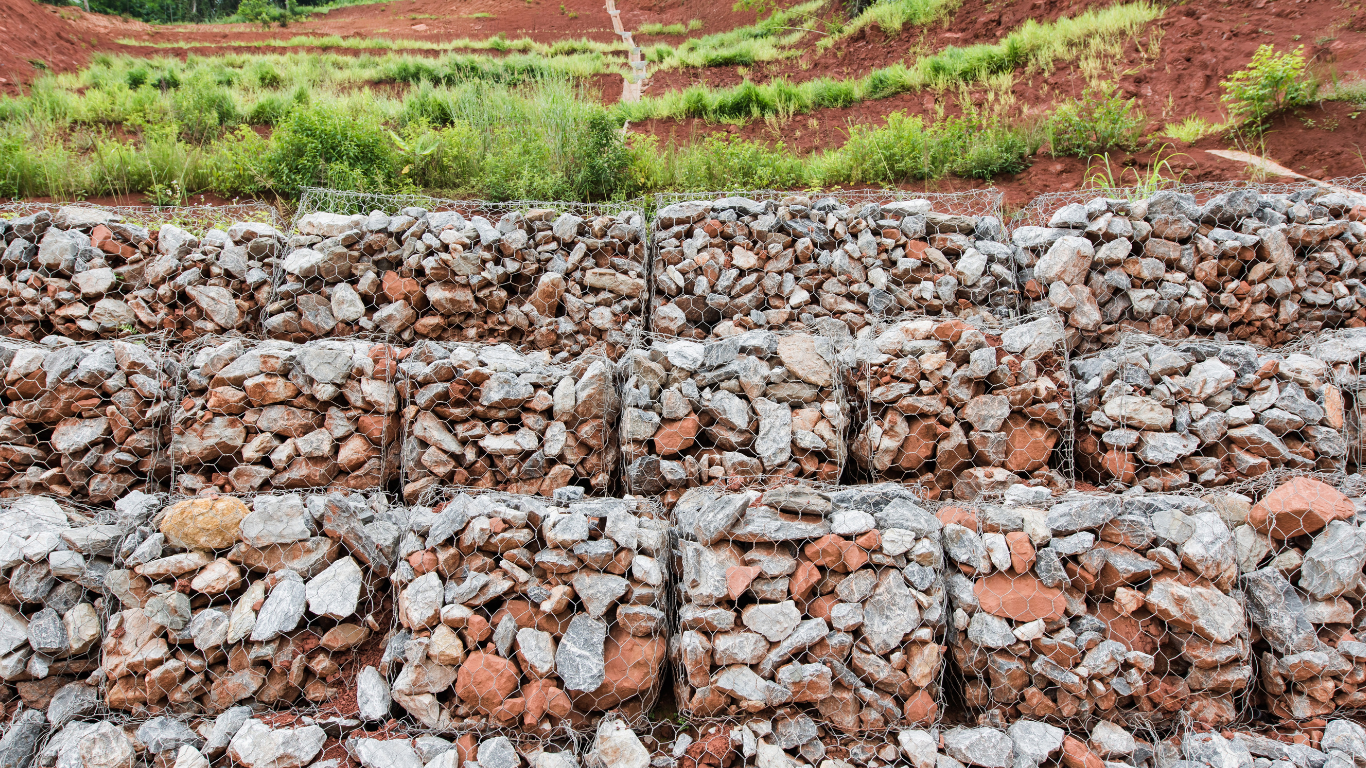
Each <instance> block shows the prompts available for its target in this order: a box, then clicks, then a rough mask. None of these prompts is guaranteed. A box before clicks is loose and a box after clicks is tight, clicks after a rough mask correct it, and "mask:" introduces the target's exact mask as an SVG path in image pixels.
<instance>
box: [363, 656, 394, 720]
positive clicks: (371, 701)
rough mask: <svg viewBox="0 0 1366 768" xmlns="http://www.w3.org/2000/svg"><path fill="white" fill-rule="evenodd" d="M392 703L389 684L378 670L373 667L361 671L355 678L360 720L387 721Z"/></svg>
mask: <svg viewBox="0 0 1366 768" xmlns="http://www.w3.org/2000/svg"><path fill="white" fill-rule="evenodd" d="M392 701H393V699H392V697H391V696H390V693H389V683H388V681H386V680H385V679H384V677H383V676H382V675H380V673H379V670H377V669H375V668H374V667H365V668H363V669H361V671H360V674H359V675H357V676H356V704H357V707H358V709H359V714H360V718H361V719H362V720H369V721H376V720H379V721H384V720H388V719H389V707H390V704H391V703H392Z"/></svg>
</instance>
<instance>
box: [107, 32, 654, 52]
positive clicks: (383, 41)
mask: <svg viewBox="0 0 1366 768" xmlns="http://www.w3.org/2000/svg"><path fill="white" fill-rule="evenodd" d="M118 42H119V44H121V45H133V46H139V47H143V48H210V47H212V48H302V47H310V48H322V49H329V48H344V49H347V50H383V51H460V50H469V51H498V52H500V53H504V52H508V51H515V52H518V53H527V54H536V55H539V56H546V57H551V56H571V55H574V54H580V53H596V54H609V53H622V54H624V53H626V52H627V50H628V49H627V47H626V44H625V43H623V42H619V41H618V42H609V43H601V42H597V41H595V40H588V39H586V38H581V39H578V40H558V41H556V42H554V43H550V44H547V43H538V42H536V41H535V40H532V39H531V38H527V37H519V38H515V39H511V40H509V39H508V38H506V37H504V36H502V35H501V34H500V35H494V36H493V37H488V38H483V39H480V40H471V39H469V38H464V37H462V38H458V39H456V40H448V41H445V42H434V41H431V40H409V39H391V38H387V37H341V36H339V35H295V36H293V37H290V38H287V39H283V40H280V39H271V40H225V41H222V42H184V43H163V42H157V41H152V40H139V39H136V38H120V39H119V41H118Z"/></svg>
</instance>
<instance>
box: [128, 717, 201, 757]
mask: <svg viewBox="0 0 1366 768" xmlns="http://www.w3.org/2000/svg"><path fill="white" fill-rule="evenodd" d="M138 741H139V742H142V744H144V745H146V747H147V751H148V752H151V753H153V754H160V753H162V752H167V751H174V750H179V749H180V748H181V746H183V745H186V744H188V745H190V746H192V747H194V748H196V749H198V748H199V745H200V744H201V743H203V739H201V738H200V737H199V734H197V733H195V732H194V731H192V730H190V727H189V726H187V725H185V724H184V723H182V722H180V721H179V720H175V719H173V718H170V717H154V718H152V719H151V720H148V721H147V722H145V723H143V724H142V725H141V726H139V727H138Z"/></svg>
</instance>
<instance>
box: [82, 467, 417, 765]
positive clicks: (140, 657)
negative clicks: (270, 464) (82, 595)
mask: <svg viewBox="0 0 1366 768" xmlns="http://www.w3.org/2000/svg"><path fill="white" fill-rule="evenodd" d="M410 514H415V512H414V513H410V510H408V509H406V508H404V507H396V506H390V505H389V504H388V502H387V501H386V499H385V497H384V495H383V494H380V493H375V494H372V495H371V496H370V497H369V498H368V499H367V498H366V497H363V496H360V495H356V494H353V495H351V496H342V495H340V494H329V495H327V496H322V495H309V496H305V495H301V494H279V495H266V494H261V495H257V496H254V497H251V496H248V497H243V498H239V497H236V496H217V497H213V498H193V499H184V500H181V501H177V502H175V503H173V504H171V505H169V506H166V507H164V508H159V511H158V512H157V514H156V515H155V517H154V518H152V521H151V524H150V525H143V526H140V527H138V528H137V529H136V530H134V531H132V532H130V533H129V534H128V535H127V536H126V537H125V538H124V539H123V540H122V542H121V544H120V548H119V554H120V558H121V561H120V562H118V563H116V564H117V565H118V566H119V567H118V568H115V569H107V572H106V573H105V574H104V577H103V586H104V589H105V591H106V594H107V597H106V598H105V600H106V601H107V603H108V607H109V613H110V619H109V625H108V627H107V632H106V634H105V641H104V649H103V650H104V653H103V659H102V662H101V674H102V677H103V679H104V680H105V689H104V694H103V700H104V703H105V704H107V705H108V706H109V707H110V708H111V709H114V710H119V711H125V712H132V713H135V714H144V713H147V712H157V711H162V710H163V709H164V708H169V709H170V710H171V711H174V712H178V713H194V712H200V713H209V714H219V713H223V714H224V716H225V717H226V716H228V713H231V712H233V711H234V708H239V707H242V706H244V705H257V706H260V707H264V708H288V707H291V706H294V705H295V704H299V705H302V706H309V705H318V704H322V703H324V702H327V701H330V700H332V699H334V698H336V697H337V695H338V694H339V693H340V692H341V691H342V689H343V686H344V685H348V684H350V675H351V674H354V670H355V665H354V664H351V661H352V659H353V658H354V656H355V655H356V654H357V653H359V650H358V649H360V648H361V647H362V646H364V647H367V648H368V647H370V646H373V645H375V644H376V643H377V642H379V640H378V639H377V640H376V643H371V644H370V646H367V645H366V643H367V641H368V640H369V639H370V638H371V636H372V635H374V634H375V633H377V632H380V631H381V630H384V629H385V627H383V626H381V625H380V624H379V623H378V622H379V620H380V619H381V618H383V616H382V614H380V613H378V611H379V609H380V607H381V603H383V602H385V601H386V594H387V593H388V592H389V586H388V583H387V582H386V581H385V580H386V579H387V578H388V577H389V576H390V574H391V573H392V571H393V568H394V566H395V562H396V560H397V551H398V547H399V545H400V538H401V536H402V535H403V533H404V531H406V530H408V528H409V526H410V525H411V523H410ZM423 514H426V513H425V512H423ZM386 621H387V619H386ZM343 665H347V666H346V669H343ZM242 711H245V710H242ZM237 725H240V723H238V724H237ZM211 741H213V742H215V743H218V744H219V745H220V746H230V745H226V744H223V743H222V742H223V737H222V736H221V735H220V736H218V737H216V738H215V739H212V740H211ZM263 748H264V747H263ZM280 749H281V750H285V751H286V752H288V751H289V749H294V747H288V749H287V748H286V746H281V747H280ZM253 754H254V753H253ZM275 759H276V758H273V757H272V758H267V757H260V758H259V760H260V761H263V762H264V764H266V765H272V764H273V763H271V762H270V761H272V760H275ZM239 762H242V761H241V760H239Z"/></svg>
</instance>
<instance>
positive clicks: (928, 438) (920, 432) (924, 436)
mask: <svg viewBox="0 0 1366 768" xmlns="http://www.w3.org/2000/svg"><path fill="white" fill-rule="evenodd" d="M906 427H907V429H909V430H910V432H909V434H907V435H906V437H905V438H904V439H902V441H901V447H900V448H899V449H898V450H897V452H896V459H895V462H896V466H898V467H900V468H901V469H904V470H906V471H907V472H910V471H913V470H916V469H919V468H920V467H922V466H924V464H925V462H927V461H929V460H930V459H932V458H934V455H935V450H936V449H937V448H938V447H939V431H940V426H939V422H938V421H936V420H935V419H932V418H928V417H913V418H909V419H906Z"/></svg>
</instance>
